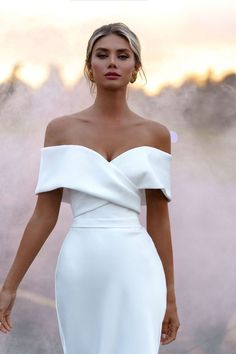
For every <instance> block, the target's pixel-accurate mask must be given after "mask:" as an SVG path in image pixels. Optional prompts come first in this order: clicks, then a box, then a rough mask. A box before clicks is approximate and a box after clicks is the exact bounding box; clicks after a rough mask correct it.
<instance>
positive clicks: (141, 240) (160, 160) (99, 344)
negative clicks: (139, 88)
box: [35, 145, 172, 354]
mask: <svg viewBox="0 0 236 354" xmlns="http://www.w3.org/2000/svg"><path fill="white" fill-rule="evenodd" d="M171 159H172V155H171V154H168V153H167V152H164V151H162V150H159V149H157V148H154V147H150V146H141V147H136V148H133V149H130V150H128V151H125V152H124V153H122V154H120V155H118V156H117V157H115V158H114V159H113V160H112V161H110V162H109V161H107V160H106V159H105V158H104V157H103V156H102V155H100V154H99V153H98V152H96V151H94V150H92V149H90V148H87V147H85V146H82V145H57V146H49V147H43V148H41V159H40V168H39V176H38V182H37V186H36V189H35V194H38V193H41V192H47V191H50V190H54V189H56V188H61V187H63V196H62V202H65V203H69V204H70V205H71V210H72V213H73V221H72V223H71V225H70V228H69V230H68V232H67V234H66V235H65V239H64V241H63V244H62V247H61V250H60V253H59V256H58V260H57V265H56V270H55V300H56V311H57V319H58V326H59V333H60V338H61V342H62V347H63V351H64V354H144V353H145V354H157V353H158V350H159V345H160V335H161V325H162V321H163V317H164V314H165V309H166V282H165V274H164V270H163V266H162V263H161V260H160V257H159V255H158V252H157V250H156V248H155V245H154V243H153V240H152V238H151V235H149V233H148V232H147V230H146V229H145V228H144V227H143V226H142V225H141V223H140V219H139V216H140V211H141V206H142V205H145V204H146V198H145V189H148V188H152V189H153V188H158V189H161V190H162V192H163V194H164V195H165V197H166V198H167V201H170V200H171V186H170V174H171Z"/></svg>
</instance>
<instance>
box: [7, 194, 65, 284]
mask: <svg viewBox="0 0 236 354" xmlns="http://www.w3.org/2000/svg"><path fill="white" fill-rule="evenodd" d="M61 198H62V189H61V188H60V189H56V190H53V191H51V192H46V193H40V194H39V195H38V200H37V203H36V206H35V210H34V212H33V214H32V216H31V218H30V220H29V221H28V223H27V225H26V228H25V230H24V233H23V236H22V239H21V241H20V244H19V247H18V250H17V253H16V256H15V259H14V261H13V263H12V266H11V268H10V270H9V273H8V275H7V277H6V279H5V281H4V284H3V289H4V290H10V291H16V290H17V287H18V286H19V284H20V282H21V280H22V278H23V277H24V275H25V273H26V272H27V270H28V268H29V267H30V265H31V264H32V262H33V261H34V259H35V257H36V255H37V254H38V252H39V251H40V249H41V247H42V246H43V244H44V242H45V241H46V239H47V238H48V236H49V235H50V233H51V232H52V230H53V228H54V226H55V224H56V222H57V218H58V213H59V209H60V203H61Z"/></svg>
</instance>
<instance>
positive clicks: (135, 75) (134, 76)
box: [130, 71, 137, 84]
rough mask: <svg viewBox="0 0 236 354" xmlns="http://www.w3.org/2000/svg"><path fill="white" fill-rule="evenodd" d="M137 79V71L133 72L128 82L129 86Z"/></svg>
mask: <svg viewBox="0 0 236 354" xmlns="http://www.w3.org/2000/svg"><path fill="white" fill-rule="evenodd" d="M136 79H137V71H134V72H133V74H132V78H131V80H130V82H131V84H133V83H134V82H135V81H136Z"/></svg>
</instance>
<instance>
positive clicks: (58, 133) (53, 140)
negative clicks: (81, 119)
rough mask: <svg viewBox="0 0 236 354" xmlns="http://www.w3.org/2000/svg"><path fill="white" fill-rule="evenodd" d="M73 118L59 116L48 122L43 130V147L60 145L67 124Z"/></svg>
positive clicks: (71, 115) (70, 116)
mask: <svg viewBox="0 0 236 354" xmlns="http://www.w3.org/2000/svg"><path fill="white" fill-rule="evenodd" d="M73 117H74V114H70V115H65V116H59V117H56V118H53V119H52V120H50V121H49V122H48V124H47V127H46V130H45V138H44V146H45V147H46V146H54V145H60V142H61V141H62V140H63V136H64V134H65V131H66V129H67V128H68V123H69V122H70V121H71V119H72V118H73Z"/></svg>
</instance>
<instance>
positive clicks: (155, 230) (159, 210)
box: [146, 189, 180, 344]
mask: <svg viewBox="0 0 236 354" xmlns="http://www.w3.org/2000/svg"><path fill="white" fill-rule="evenodd" d="M146 199H147V231H148V233H149V235H150V236H151V237H152V240H153V242H154V244H155V247H156V249H157V252H158V254H159V256H160V259H161V261H162V264H163V268H164V272H165V277H166V286H167V309H166V314H165V318H164V321H163V325H162V344H168V343H170V342H171V341H172V340H174V339H175V338H176V334H177V330H178V328H179V325H180V324H179V319H178V314H177V308H176V299H175V286H174V267H173V252H172V242H171V231H170V221H169V212H168V202H167V200H166V198H165V196H164V195H163V193H162V192H161V190H159V189H148V190H146Z"/></svg>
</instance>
